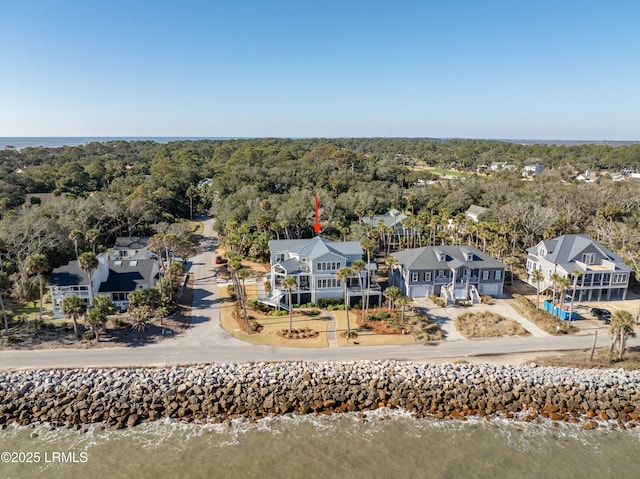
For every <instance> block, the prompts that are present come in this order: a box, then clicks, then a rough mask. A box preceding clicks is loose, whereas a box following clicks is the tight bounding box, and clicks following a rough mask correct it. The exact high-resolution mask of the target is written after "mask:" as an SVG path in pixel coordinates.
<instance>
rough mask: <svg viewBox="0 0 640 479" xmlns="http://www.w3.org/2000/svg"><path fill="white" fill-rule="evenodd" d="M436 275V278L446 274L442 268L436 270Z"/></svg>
mask: <svg viewBox="0 0 640 479" xmlns="http://www.w3.org/2000/svg"><path fill="white" fill-rule="evenodd" d="M436 276H437V277H438V278H444V277H445V276H446V275H445V274H444V270H443V269H439V270H438V271H437V272H436Z"/></svg>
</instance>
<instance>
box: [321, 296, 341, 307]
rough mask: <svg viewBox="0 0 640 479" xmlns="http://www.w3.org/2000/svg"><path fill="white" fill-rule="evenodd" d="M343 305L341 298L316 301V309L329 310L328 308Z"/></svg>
mask: <svg viewBox="0 0 640 479" xmlns="http://www.w3.org/2000/svg"><path fill="white" fill-rule="evenodd" d="M339 304H344V299H343V298H320V299H318V307H319V308H326V309H329V306H337V305H339Z"/></svg>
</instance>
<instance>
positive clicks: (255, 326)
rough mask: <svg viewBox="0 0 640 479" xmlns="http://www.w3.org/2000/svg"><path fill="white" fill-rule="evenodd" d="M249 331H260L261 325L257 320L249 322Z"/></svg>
mask: <svg viewBox="0 0 640 479" xmlns="http://www.w3.org/2000/svg"><path fill="white" fill-rule="evenodd" d="M249 329H251V331H258V330H259V329H260V323H258V321H256V320H253V321H251V322H249Z"/></svg>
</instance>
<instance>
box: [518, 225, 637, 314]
mask: <svg viewBox="0 0 640 479" xmlns="http://www.w3.org/2000/svg"><path fill="white" fill-rule="evenodd" d="M536 269H539V270H542V272H543V274H544V280H543V281H542V282H541V284H540V287H541V289H553V284H552V281H551V279H550V278H551V275H553V274H554V273H556V274H558V275H560V276H563V277H567V278H569V279H570V280H571V284H572V285H573V283H574V281H576V296H575V298H574V300H575V301H579V302H582V301H605V300H606V301H610V300H615V299H620V300H624V299H626V297H627V289H628V288H629V277H630V276H631V268H629V267H628V266H627V265H626V264H625V263H624V261H622V259H621V258H620V257H619V256H617V255H616V254H615V253H613V252H611V251H609V250H608V249H607V248H605V247H604V246H602V245H601V244H600V243H598V242H596V241H594V240H593V239H592V238H590V237H589V236H587V235H584V234H576V235H562V236H558V237H557V238H553V239H550V240H543V241H540V242H539V243H538V244H537V245H535V246H533V247H531V248H529V249H527V282H528V283H529V284H531V285H532V286H536V287H537V284H536V282H535V281H533V279H532V278H531V276H532V273H533V271H534V270H536ZM574 272H575V273H574ZM576 276H577V277H576ZM570 290H571V291H572V290H573V286H572V287H571V288H570Z"/></svg>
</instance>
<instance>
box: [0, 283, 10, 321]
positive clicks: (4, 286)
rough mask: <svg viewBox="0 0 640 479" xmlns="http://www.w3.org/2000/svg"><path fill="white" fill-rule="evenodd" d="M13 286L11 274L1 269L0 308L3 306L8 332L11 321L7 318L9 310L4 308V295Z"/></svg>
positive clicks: (3, 315)
mask: <svg viewBox="0 0 640 479" xmlns="http://www.w3.org/2000/svg"><path fill="white" fill-rule="evenodd" d="M10 286H11V282H10V281H9V276H8V275H7V273H5V272H4V271H0V308H2V317H3V318H4V330H5V332H6V333H8V332H9V321H8V320H7V312H6V311H5V309H4V301H3V299H2V296H3V295H4V293H5V292H7V291H8V290H9V287H10Z"/></svg>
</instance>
